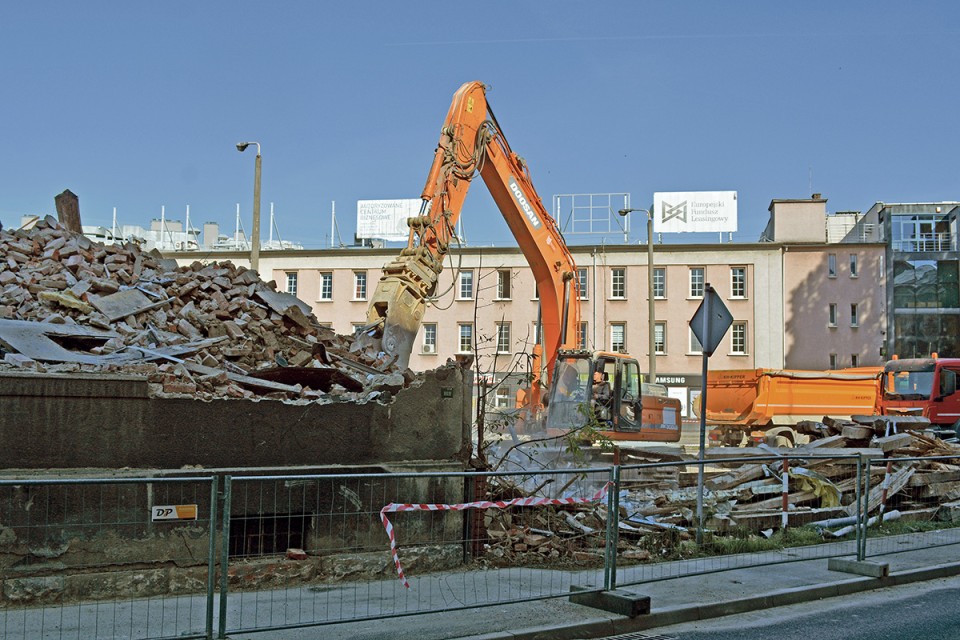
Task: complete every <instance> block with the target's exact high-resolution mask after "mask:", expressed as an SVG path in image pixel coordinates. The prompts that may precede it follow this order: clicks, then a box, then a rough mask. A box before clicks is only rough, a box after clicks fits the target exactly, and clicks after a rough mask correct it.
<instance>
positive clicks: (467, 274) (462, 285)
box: [457, 271, 473, 300]
mask: <svg viewBox="0 0 960 640" xmlns="http://www.w3.org/2000/svg"><path fill="white" fill-rule="evenodd" d="M472 299H473V271H461V272H460V282H459V287H458V288H457V300H472Z"/></svg>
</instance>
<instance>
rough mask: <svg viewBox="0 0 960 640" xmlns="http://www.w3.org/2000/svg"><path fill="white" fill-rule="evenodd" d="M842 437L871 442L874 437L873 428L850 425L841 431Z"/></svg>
mask: <svg viewBox="0 0 960 640" xmlns="http://www.w3.org/2000/svg"><path fill="white" fill-rule="evenodd" d="M840 435H842V436H843V437H844V438H847V439H849V440H869V439H870V438H872V437H873V427H864V426H860V425H853V424H848V425H844V427H843V429H841V430H840Z"/></svg>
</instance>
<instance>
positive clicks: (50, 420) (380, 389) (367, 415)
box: [0, 217, 471, 469]
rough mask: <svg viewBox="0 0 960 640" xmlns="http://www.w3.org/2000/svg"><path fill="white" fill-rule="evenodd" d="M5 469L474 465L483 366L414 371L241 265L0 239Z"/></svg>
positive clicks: (47, 233) (53, 226) (60, 236)
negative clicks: (473, 375) (478, 374)
mask: <svg viewBox="0 0 960 640" xmlns="http://www.w3.org/2000/svg"><path fill="white" fill-rule="evenodd" d="M0 356H2V363H0V465H2V466H3V467H6V468H19V469H37V468H63V469H66V468H83V467H96V468H120V467H132V468H179V467H182V466H184V465H192V466H201V467H231V468H237V467H245V466H255V467H266V466H271V467H276V466H285V465H357V464H363V465H371V464H381V463H388V462H400V461H436V462H438V463H440V464H441V465H445V464H448V463H450V462H458V463H460V464H463V463H465V462H466V461H467V459H468V457H469V454H470V435H469V434H470V431H469V420H470V414H469V407H470V398H469V394H470V389H471V385H470V380H469V376H470V372H469V369H466V368H463V367H461V366H460V365H457V364H452V363H451V364H448V365H446V366H444V367H441V368H439V369H437V370H435V371H432V372H429V373H426V374H420V375H415V374H413V373H412V372H410V371H409V370H407V371H400V370H398V369H397V368H396V367H395V366H393V361H392V360H390V359H389V358H387V357H386V356H385V355H384V354H383V353H382V352H381V351H379V349H378V348H377V345H376V344H375V342H374V341H372V340H371V339H369V337H368V336H366V335H364V334H360V335H359V336H339V335H336V334H335V333H333V332H332V331H331V330H330V329H327V328H325V327H322V326H320V324H319V322H318V320H317V319H316V318H314V317H313V316H312V315H310V309H309V306H307V305H306V304H304V303H302V302H301V301H299V300H297V299H296V298H295V297H294V296H291V295H289V294H286V293H283V292H278V291H276V285H275V283H272V282H271V283H265V282H263V281H261V280H260V279H259V277H258V276H257V274H256V272H254V271H250V270H248V269H244V268H243V267H236V266H234V265H233V264H231V263H229V262H227V263H210V264H204V263H201V262H195V263H193V264H192V265H189V266H184V267H179V266H177V264H176V262H175V261H172V260H164V259H163V258H162V257H161V256H160V254H158V253H156V252H151V253H145V252H142V251H141V250H140V248H139V247H138V246H137V245H135V244H131V243H128V244H125V245H123V246H119V245H103V244H99V243H95V242H92V241H91V240H89V239H88V238H86V237H84V236H82V235H79V234H74V233H71V232H68V231H66V230H64V229H63V228H61V227H60V226H59V224H58V223H57V222H56V220H54V219H52V218H49V217H48V218H47V219H44V220H39V221H37V222H36V224H35V226H33V227H32V228H30V229H18V230H16V231H9V230H0Z"/></svg>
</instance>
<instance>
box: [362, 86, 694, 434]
mask: <svg viewBox="0 0 960 640" xmlns="http://www.w3.org/2000/svg"><path fill="white" fill-rule="evenodd" d="M486 91H487V87H486V85H484V84H482V83H480V82H468V83H466V84H464V85H463V86H462V87H460V89H459V90H458V91H457V92H456V93H455V94H454V96H453V102H452V104H451V105H450V111H449V112H448V113H447V118H446V120H445V122H444V124H443V127H442V128H441V130H440V143H439V145H438V146H437V150H436V152H435V154H434V158H433V164H432V165H431V167H430V173H429V174H428V176H427V182H426V186H425V187H424V189H423V193H422V194H421V196H420V197H421V199H422V200H423V204H422V206H421V209H420V213H419V215H418V216H417V217H413V218H409V219H408V220H407V223H408V224H409V226H410V236H409V241H408V244H407V247H406V248H405V249H403V250H402V251H401V253H400V255H399V256H398V257H397V258H396V259H395V260H393V261H391V262H390V263H388V264H387V265H386V266H385V267H384V268H383V275H382V276H381V278H380V282H379V283H378V285H377V289H376V291H375V292H374V294H373V297H372V298H371V301H370V306H369V308H368V312H367V321H368V325H367V326H374V327H375V328H374V332H375V337H378V338H379V339H380V346H381V349H382V350H383V351H384V352H385V353H387V354H388V355H390V356H395V357H396V363H397V364H398V365H399V366H401V367H406V366H407V364H408V363H409V359H410V353H411V351H412V349H413V345H414V340H415V338H416V335H417V332H418V331H419V328H420V324H421V322H422V320H423V314H424V311H425V309H426V305H427V301H428V299H429V298H430V297H431V296H433V295H434V294H435V293H436V290H437V284H438V281H439V277H440V273H441V272H442V270H443V261H444V258H445V256H446V255H447V253H448V251H449V249H450V243H451V241H453V240H454V239H455V225H456V223H457V220H458V219H459V217H460V212H461V210H462V208H463V202H464V199H465V198H466V195H467V191H468V190H469V188H470V183H471V181H472V180H473V178H474V176H476V174H477V173H479V174H480V177H482V178H483V181H484V183H485V184H486V185H487V189H489V191H490V194H491V195H492V196H493V199H494V201H495V202H496V204H497V207H498V208H499V209H500V213H501V214H502V215H503V218H504V220H506V222H507V225H508V226H509V227H510V231H511V232H512V233H513V236H514V237H515V238H516V239H517V243H518V244H519V246H520V250H521V251H522V252H523V255H524V257H525V258H526V260H527V262H528V264H529V265H530V269H531V271H532V272H533V276H534V278H535V280H536V282H537V287H538V291H539V296H540V316H541V317H540V323H541V330H540V331H539V332H538V333H539V335H540V336H541V339H542V344H537V345H534V347H533V358H532V363H531V385H530V388H529V389H528V390H527V393H525V398H524V404H525V406H524V407H522V408H523V409H524V410H525V411H524V412H523V413H524V415H525V416H526V421H527V422H534V423H537V424H539V425H540V426H545V427H546V428H547V429H548V430H555V431H565V430H570V429H575V428H578V427H580V426H583V424H584V423H585V422H586V419H587V418H586V412H585V411H584V410H583V407H584V406H585V405H592V410H593V412H594V414H595V415H596V416H597V419H598V421H599V423H600V424H601V426H602V432H603V433H604V434H605V435H606V436H607V437H609V438H611V439H614V440H650V441H660V442H664V441H667V442H676V441H678V440H679V439H680V428H679V420H680V403H679V401H678V400H676V399H674V398H670V397H668V396H667V394H666V390H665V389H664V388H663V387H660V386H658V385H648V384H644V383H643V379H642V376H641V375H640V368H639V365H638V363H637V361H636V360H635V359H633V358H631V357H629V356H627V355H625V354H622V353H602V352H600V353H592V352H590V351H587V350H585V349H584V348H583V347H584V345H581V344H578V336H579V331H578V328H579V326H580V301H579V295H578V282H577V278H576V273H577V268H576V264H575V263H574V260H573V256H571V255H570V251H569V250H568V248H567V245H566V242H565V241H564V239H563V236H562V235H561V233H560V229H559V228H558V227H557V224H556V222H555V221H554V219H553V218H552V217H551V216H550V214H549V213H547V211H546V209H545V208H544V206H543V203H542V201H541V200H540V196H539V195H537V191H536V189H534V187H533V183H532V182H531V180H530V173H529V170H528V168H527V166H526V164H525V162H524V160H523V159H522V158H521V157H520V156H518V155H517V154H516V153H514V151H513V150H512V149H511V148H510V145H509V144H508V143H507V140H506V138H504V136H503V131H502V129H501V128H500V125H499V123H498V122H497V119H496V117H495V116H494V114H493V111H492V110H491V108H490V105H489V104H488V103H487V99H486ZM544 371H545V373H546V380H547V382H548V385H547V386H548V389H549V394H548V396H546V397H545V396H544V393H543V389H544V386H545V385H544V381H543V373H542V372H544ZM595 379H596V380H597V384H598V389H599V391H600V393H598V392H597V391H598V389H594V387H593V383H594V380H595ZM603 385H606V390H607V393H603V389H604V387H603ZM643 391H646V392H647V393H643ZM544 406H549V410H548V411H547V412H546V421H545V425H544V424H543V423H544V420H543V419H542V418H543V413H544V412H543V411H541V409H542V408H543V407H544ZM528 426H529V425H528Z"/></svg>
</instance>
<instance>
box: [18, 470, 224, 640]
mask: <svg viewBox="0 0 960 640" xmlns="http://www.w3.org/2000/svg"><path fill="white" fill-rule="evenodd" d="M177 507H179V508H180V510H179V511H178V509H177ZM155 508H157V509H156V510H155ZM216 509H217V478H212V477H206V478H196V477H191V478H122V479H120V478H110V479H106V478H76V479H66V478H63V479H59V478H58V479H49V480H40V479H16V480H0V584H2V593H0V637H3V638H5V639H8V640H12V639H15V638H22V639H23V640H33V639H36V638H61V639H62V638H76V639H77V640H87V639H89V638H113V637H124V638H164V637H178V638H209V637H211V635H212V632H213V620H214V619H213V603H214V581H213V575H214V559H215V553H214V549H215V544H216V541H217V537H216V535H215V530H216V527H215V522H216Z"/></svg>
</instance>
